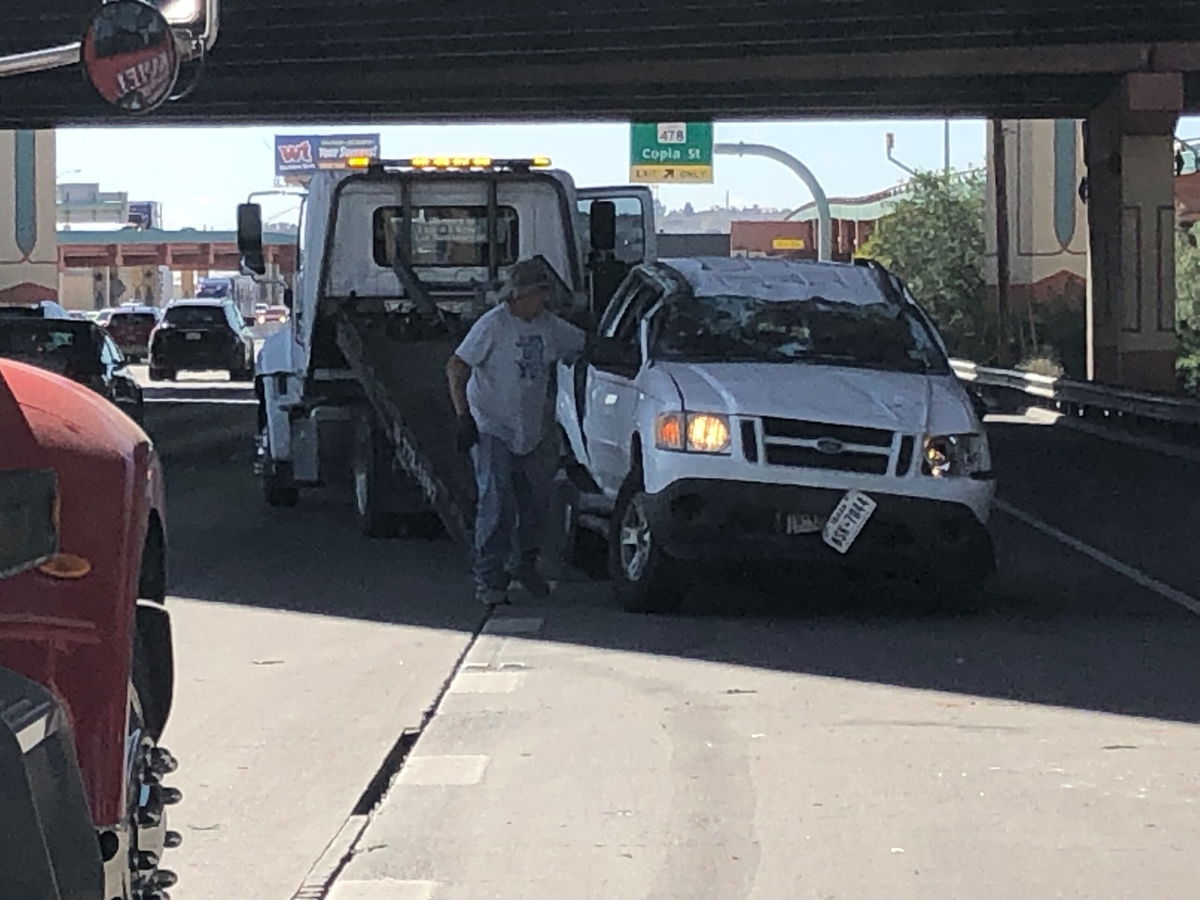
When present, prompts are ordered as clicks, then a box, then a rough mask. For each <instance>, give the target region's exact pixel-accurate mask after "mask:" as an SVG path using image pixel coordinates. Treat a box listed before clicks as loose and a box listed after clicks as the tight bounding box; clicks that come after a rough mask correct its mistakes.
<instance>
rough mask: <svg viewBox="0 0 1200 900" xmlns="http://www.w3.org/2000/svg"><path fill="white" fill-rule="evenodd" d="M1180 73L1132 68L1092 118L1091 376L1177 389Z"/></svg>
mask: <svg viewBox="0 0 1200 900" xmlns="http://www.w3.org/2000/svg"><path fill="white" fill-rule="evenodd" d="M1182 108H1183V77H1182V75H1180V74H1178V73H1150V72H1145V73H1135V74H1131V75H1127V76H1125V77H1124V78H1123V79H1122V80H1121V82H1120V84H1118V86H1117V87H1116V89H1115V90H1114V91H1113V92H1112V94H1110V95H1109V97H1108V98H1107V99H1106V100H1104V102H1103V103H1101V104H1100V105H1099V106H1098V107H1097V108H1096V109H1095V110H1093V111H1092V114H1091V115H1090V116H1089V117H1088V119H1087V122H1086V124H1085V128H1084V154H1085V159H1086V162H1087V173H1088V174H1087V179H1088V181H1087V184H1088V233H1089V238H1090V246H1089V270H1090V271H1089V275H1090V277H1089V278H1088V323H1089V328H1088V332H1089V333H1088V374H1089V377H1091V378H1094V379H1095V380H1097V381H1103V382H1108V383H1112V384H1121V385H1127V386H1130V387H1139V388H1145V389H1149V390H1164V391H1166V390H1173V389H1174V387H1175V354H1176V342H1175V199H1174V131H1175V123H1176V121H1177V119H1178V117H1179V113H1180V111H1181V110H1182Z"/></svg>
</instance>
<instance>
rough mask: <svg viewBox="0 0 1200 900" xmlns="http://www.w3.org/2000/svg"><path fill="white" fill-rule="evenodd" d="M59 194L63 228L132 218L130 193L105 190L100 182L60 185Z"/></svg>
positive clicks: (108, 223)
mask: <svg viewBox="0 0 1200 900" xmlns="http://www.w3.org/2000/svg"><path fill="white" fill-rule="evenodd" d="M56 193H57V203H58V216H57V218H58V224H59V226H60V227H63V228H68V229H69V228H71V227H72V226H74V225H89V226H90V225H124V224H126V223H127V222H128V221H129V194H127V193H125V192H124V191H102V190H100V185H98V184H60V185H58V188H57V192H56Z"/></svg>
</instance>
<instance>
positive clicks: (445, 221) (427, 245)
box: [373, 206, 520, 268]
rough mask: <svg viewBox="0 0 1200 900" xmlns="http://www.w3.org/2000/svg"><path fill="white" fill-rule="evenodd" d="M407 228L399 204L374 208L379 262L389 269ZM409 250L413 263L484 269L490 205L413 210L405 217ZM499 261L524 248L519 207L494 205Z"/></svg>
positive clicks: (510, 259)
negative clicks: (408, 216) (410, 215)
mask: <svg viewBox="0 0 1200 900" xmlns="http://www.w3.org/2000/svg"><path fill="white" fill-rule="evenodd" d="M405 227H406V223H405V218H404V211H403V209H401V208H400V207H395V206H384V207H380V208H379V209H377V210H376V211H375V217H374V222H373V234H374V247H373V251H374V256H375V262H376V264H378V265H380V266H386V267H389V268H390V267H391V266H393V265H394V264H395V261H396V244H397V236H398V235H400V234H402V233H403V230H404V228H405ZM407 228H408V232H409V252H408V255H407V259H406V261H407V262H408V263H409V264H410V265H412V266H414V267H434V268H453V267H457V266H474V267H480V268H486V267H487V265H488V260H489V253H490V248H491V242H490V241H489V240H488V210H487V207H486V206H422V207H416V208H414V209H413V210H412V218H411V219H409V220H408V221H407ZM495 247H496V259H497V265H501V266H507V265H511V264H512V263H514V262H516V260H517V254H518V250H519V247H520V243H519V234H518V222H517V211H516V210H515V209H513V208H512V207H511V206H499V207H497V208H496V235H495Z"/></svg>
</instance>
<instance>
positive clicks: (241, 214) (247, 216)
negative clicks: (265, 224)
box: [237, 203, 267, 275]
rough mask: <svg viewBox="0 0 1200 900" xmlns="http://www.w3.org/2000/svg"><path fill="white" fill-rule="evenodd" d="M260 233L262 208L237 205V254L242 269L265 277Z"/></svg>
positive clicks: (254, 205)
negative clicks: (239, 257) (240, 257)
mask: <svg viewBox="0 0 1200 900" xmlns="http://www.w3.org/2000/svg"><path fill="white" fill-rule="evenodd" d="M262 231H263V228H262V207H261V206H259V205H258V204H257V203H241V204H238V209H237V243H238V253H240V254H241V256H242V269H243V270H244V271H247V272H252V273H254V274H255V275H265V274H266V271H267V263H266V260H265V259H264V258H263V234H262Z"/></svg>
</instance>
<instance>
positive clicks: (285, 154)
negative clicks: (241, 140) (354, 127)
mask: <svg viewBox="0 0 1200 900" xmlns="http://www.w3.org/2000/svg"><path fill="white" fill-rule="evenodd" d="M379 146H380V145H379V135H378V134H277V135H275V174H276V175H279V176H287V175H311V174H312V173H313V172H316V171H317V170H319V169H344V168H345V167H346V160H347V159H349V158H350V157H352V156H376V157H377V156H379V152H380V151H379Z"/></svg>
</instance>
